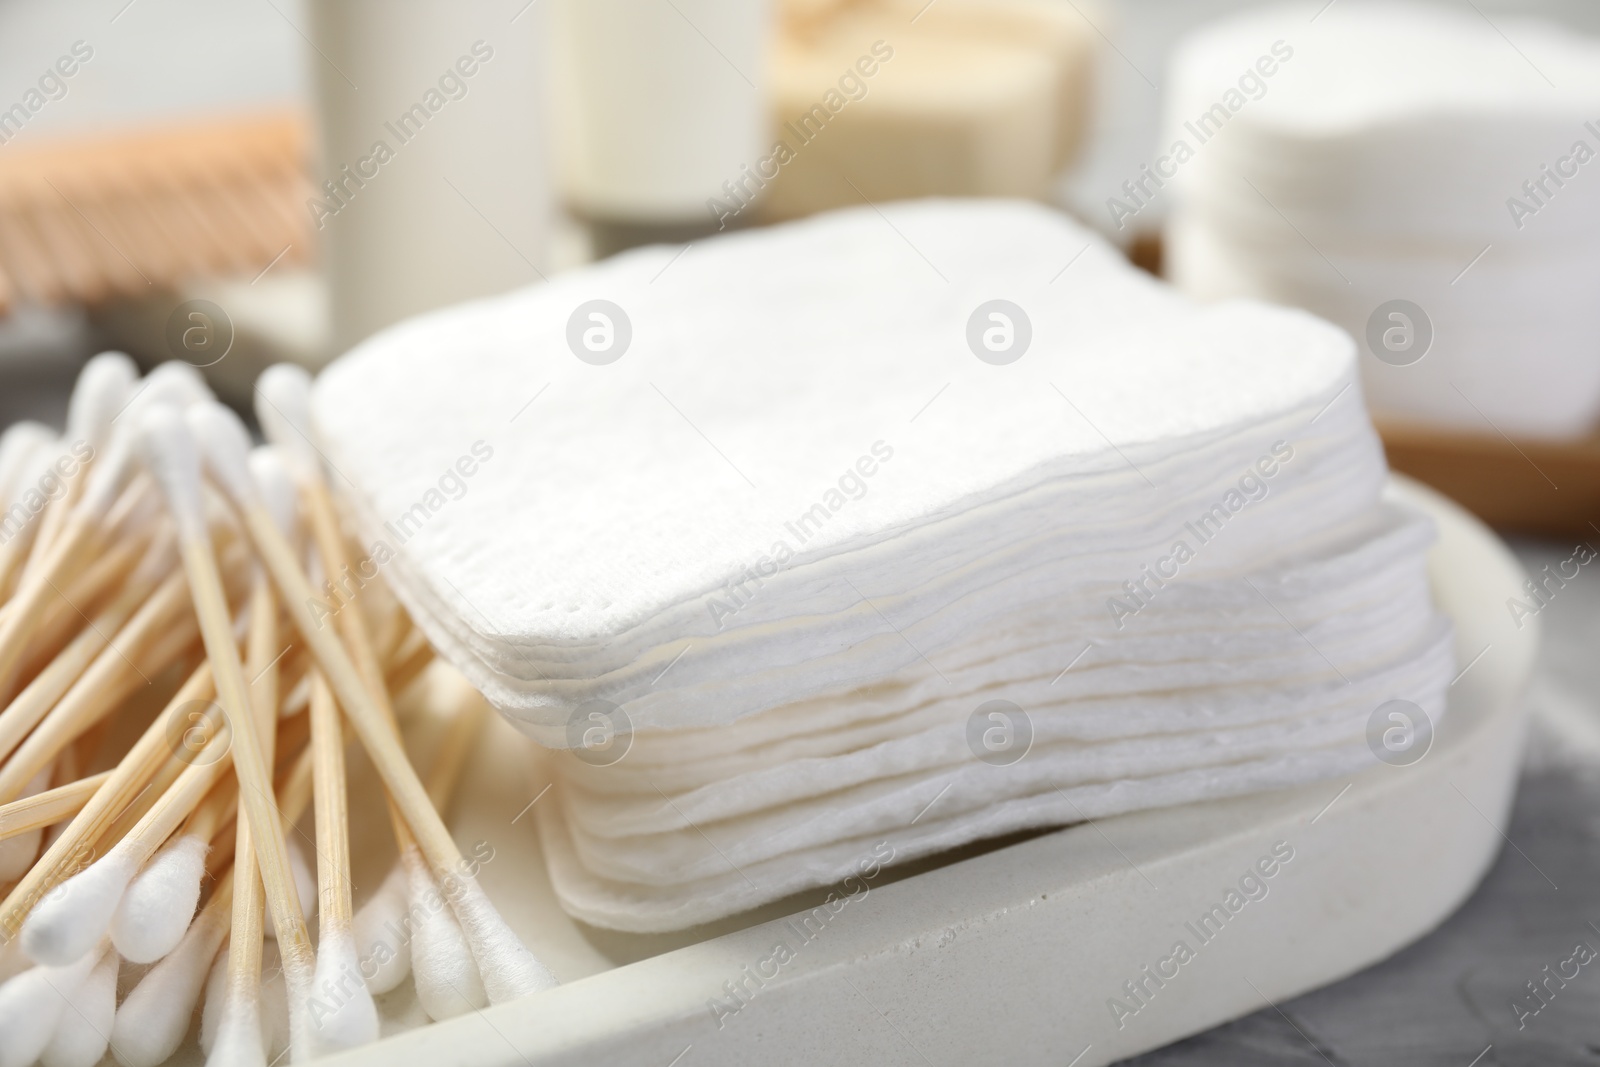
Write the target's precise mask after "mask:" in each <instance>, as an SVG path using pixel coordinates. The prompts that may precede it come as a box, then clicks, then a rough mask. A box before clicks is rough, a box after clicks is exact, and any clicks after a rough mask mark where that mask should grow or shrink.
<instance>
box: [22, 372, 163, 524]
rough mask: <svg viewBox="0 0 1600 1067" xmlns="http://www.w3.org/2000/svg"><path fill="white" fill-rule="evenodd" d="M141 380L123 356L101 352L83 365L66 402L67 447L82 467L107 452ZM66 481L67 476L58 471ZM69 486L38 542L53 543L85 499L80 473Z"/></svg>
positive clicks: (44, 521)
mask: <svg viewBox="0 0 1600 1067" xmlns="http://www.w3.org/2000/svg"><path fill="white" fill-rule="evenodd" d="M138 380H139V370H138V368H137V367H135V366H134V365H133V360H131V359H129V358H128V357H127V356H126V355H124V354H122V353H121V352H102V353H100V354H99V355H98V356H95V357H93V358H92V359H90V360H89V361H88V362H87V363H85V364H84V366H83V370H81V371H80V372H79V373H78V380H77V382H76V383H75V384H74V385H73V388H72V398H71V399H70V400H69V401H68V402H67V433H66V438H65V440H64V442H63V443H64V444H65V445H66V446H67V448H68V449H69V450H71V451H72V452H73V453H74V454H75V455H76V456H77V457H78V458H79V459H80V460H81V461H82V462H81V466H82V467H88V466H91V465H93V463H94V460H95V457H96V456H98V455H99V454H100V452H101V451H102V450H104V448H105V446H106V443H107V441H108V440H109V439H110V437H111V429H112V423H113V421H114V420H115V419H116V417H117V414H118V413H119V412H120V411H121V410H122V409H123V407H124V406H125V405H126V404H127V403H128V400H129V399H130V398H131V397H132V395H133V390H134V383H136V382H137V381H138ZM57 472H58V473H61V474H62V476H63V477H65V476H66V475H65V473H64V472H61V471H60V468H59V467H58V468H57ZM76 475H77V476H76V477H74V478H73V479H72V480H71V481H70V482H68V483H67V485H66V492H65V493H64V494H63V496H62V498H61V500H60V502H59V506H58V507H55V508H51V509H50V510H48V511H47V512H46V513H45V514H44V516H43V518H42V521H41V525H40V527H39V538H40V540H41V541H42V542H44V543H49V542H50V541H51V540H53V539H54V537H55V534H56V532H57V531H58V530H59V529H60V526H61V522H62V521H63V520H64V518H65V515H66V512H67V511H68V510H70V508H71V507H72V505H73V504H74V503H76V502H77V500H78V498H79V497H80V496H81V495H82V490H83V486H84V483H85V481H86V480H87V479H86V477H85V476H84V472H83V471H82V470H81V469H80V470H79V471H77V472H76Z"/></svg>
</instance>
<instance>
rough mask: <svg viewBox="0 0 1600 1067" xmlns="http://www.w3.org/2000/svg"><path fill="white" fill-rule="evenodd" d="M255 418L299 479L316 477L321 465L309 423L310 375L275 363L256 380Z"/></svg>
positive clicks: (302, 369)
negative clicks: (282, 452) (285, 456)
mask: <svg viewBox="0 0 1600 1067" xmlns="http://www.w3.org/2000/svg"><path fill="white" fill-rule="evenodd" d="M256 420H257V421H258V422H260V423H261V433H262V435H263V436H264V437H266V439H267V440H268V441H271V442H272V443H273V444H275V445H277V446H278V447H280V448H282V449H283V450H284V451H285V453H286V454H287V458H288V460H289V464H290V469H291V470H292V471H293V472H294V476H295V477H296V478H297V479H300V480H301V481H306V480H309V479H314V478H317V477H319V476H320V475H321V472H322V467H321V461H320V457H319V455H318V453H317V448H316V446H315V445H314V444H313V443H312V442H313V441H314V440H315V439H316V435H315V432H314V431H313V429H312V423H311V374H310V372H309V371H307V370H306V369H305V368H304V367H300V366H296V365H295V364H293V363H278V364H274V365H273V366H271V367H268V368H267V369H266V370H265V371H263V372H262V374H261V377H260V379H259V380H257V382H256Z"/></svg>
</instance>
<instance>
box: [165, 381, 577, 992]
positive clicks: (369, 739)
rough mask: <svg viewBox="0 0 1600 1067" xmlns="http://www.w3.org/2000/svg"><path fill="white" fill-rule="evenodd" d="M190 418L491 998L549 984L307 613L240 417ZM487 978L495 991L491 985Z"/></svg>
mask: <svg viewBox="0 0 1600 1067" xmlns="http://www.w3.org/2000/svg"><path fill="white" fill-rule="evenodd" d="M269 373H270V372H269ZM263 384H264V383H263ZM191 421H192V422H194V423H195V424H196V425H198V426H200V427H201V431H202V432H201V436H202V438H203V439H204V440H205V442H206V445H207V452H208V458H209V460H210V462H211V470H212V471H213V473H215V474H216V475H217V478H218V480H219V481H220V482H221V483H222V487H223V489H224V491H226V492H227V494H228V495H229V497H230V498H232V500H233V502H234V505H235V506H236V507H238V508H239V510H240V512H241V514H242V515H243V517H244V522H245V528H246V530H247V531H248V532H249V534H250V539H251V541H252V542H254V544H255V546H256V551H257V552H258V553H259V554H260V556H261V559H262V561H263V562H264V563H265V564H266V567H267V571H268V572H269V573H270V574H271V575H272V579H273V583H274V584H275V585H276V586H277V587H278V592H279V595H280V596H281V597H282V598H283V601H284V604H285V606H286V607H287V608H288V609H289V613H290V617H291V618H293V619H294V622H295V627H296V628H297V629H298V630H299V631H300V633H301V636H303V637H304V638H305V639H306V643H307V644H309V645H310V646H311V649H312V651H313V652H314V653H315V654H316V657H317V663H318V665H319V666H320V667H321V668H322V670H323V673H324V674H325V675H326V676H327V679H328V683H329V685H330V686H331V687H332V688H333V691H334V695H335V696H336V697H337V698H338V700H339V705H340V706H341V707H342V708H344V711H345V715H346V717H347V718H348V719H349V721H350V725H351V726H352V727H353V728H354V729H355V732H356V735H357V736H358V737H359V738H360V739H361V744H362V746H363V747H364V748H365V749H366V750H367V755H368V757H369V758H370V759H371V760H372V763H373V766H374V767H376V768H377V771H378V775H379V777H381V778H382V779H383V784H384V786H385V787H386V788H387V789H388V791H389V796H390V797H391V798H392V799H393V800H394V802H395V805H396V806H397V807H398V808H399V809H400V812H401V814H402V815H404V816H405V820H406V822H407V823H408V824H409V825H410V827H411V833H412V835H413V836H414V837H415V838H416V840H417V844H418V845H419V846H420V847H421V849H422V852H423V854H424V855H425V856H426V857H427V859H428V863H429V865H430V866H431V867H432V868H433V870H434V872H435V875H436V877H440V878H443V877H445V876H449V877H450V878H451V879H452V882H451V884H452V885H454V886H456V887H457V889H458V892H457V893H456V895H455V897H454V898H453V899H452V900H451V902H450V903H451V905H452V906H453V907H454V908H455V909H456V912H457V914H458V916H459V917H460V918H461V925H462V928H463V931H464V932H465V933H466V935H467V937H468V938H469V939H470V940H471V942H472V948H473V954H474V956H475V957H476V958H477V960H478V965H479V968H480V969H481V970H482V972H483V974H484V982H485V988H486V989H487V990H488V993H489V996H490V999H491V1000H493V1001H495V1002H496V1003H498V1002H500V1001H504V1000H511V999H514V998H516V997H519V996H522V995H523V994H525V993H531V992H535V991H537V990H541V989H548V988H551V987H553V986H555V985H556V984H557V983H556V980H555V976H554V975H552V974H551V973H550V971H549V970H548V969H547V968H546V967H545V966H544V964H542V963H540V962H539V961H538V960H537V959H536V958H535V957H534V955H533V953H531V952H529V951H528V950H527V948H526V947H525V946H524V945H523V944H522V942H521V941H519V940H518V939H517V936H516V935H515V934H514V933H512V931H511V928H510V927H508V926H506V924H505V920H503V919H501V918H500V915H499V913H498V912H496V911H495V910H494V906H493V905H492V904H491V903H490V902H489V899H488V897H486V896H485V895H484V893H483V890H482V888H480V887H479V886H478V884H477V881H476V879H474V878H472V877H470V876H468V875H467V874H466V866H465V862H464V860H463V859H462V856H461V852H460V850H459V849H458V848H457V847H456V843H455V840H454V839H453V838H452V837H451V836H450V831H449V829H448V828H447V827H446V826H445V824H444V820H443V819H441V818H440V817H439V813H438V812H437V811H435V810H434V809H433V805H432V803H430V802H429V800H428V793H427V790H426V789H424V788H423V786H422V782H421V780H420V779H419V778H418V777H417V772H416V770H415V769H414V768H413V767H412V766H411V763H410V761H409V760H407V758H406V754H405V749H404V748H403V747H402V746H401V744H400V738H399V736H398V735H397V734H396V732H395V730H394V729H393V727H392V726H391V724H390V723H389V722H388V721H387V719H386V718H385V717H384V714H383V711H382V709H380V708H379V707H378V706H377V704H375V703H374V702H373V700H372V698H371V696H370V694H369V693H368V692H367V689H366V685H365V684H364V683H363V681H362V679H361V673H360V671H359V670H357V669H356V666H355V664H354V663H352V662H351V661H350V657H349V655H348V654H347V653H346V652H345V649H344V646H343V645H342V644H340V643H339V640H338V638H337V637H335V636H334V634H333V632H332V631H331V630H329V629H327V628H325V627H323V626H322V625H320V624H319V622H318V620H317V618H316V616H315V615H314V614H313V613H312V610H311V607H310V605H311V604H312V603H314V602H315V600H316V593H315V591H314V590H313V589H312V587H311V583H310V582H308V581H307V580H306V576H305V573H304V572H303V571H302V570H301V568H300V563H299V560H298V559H297V558H296V557H295V554H294V550H293V549H292V548H291V547H290V546H289V544H288V543H287V542H286V541H285V540H284V539H283V536H282V534H281V533H279V531H278V530H277V528H276V527H275V526H273V524H272V520H271V518H270V517H269V516H268V515H267V513H266V511H265V509H264V508H263V507H262V504H261V501H260V498H259V495H258V493H257V491H256V489H255V487H254V485H253V484H252V482H251V480H250V477H249V471H248V470H247V469H246V467H245V462H244V459H243V457H244V455H245V453H246V452H247V450H248V446H249V438H248V436H246V435H245V432H244V427H243V425H241V424H240V423H239V421H238V417H237V416H235V415H234V414H233V413H232V412H230V411H228V410H227V409H226V408H222V407H220V406H218V405H204V406H202V407H198V408H196V409H194V411H193V413H192V420H191ZM491 975H493V976H494V977H492V978H491ZM491 982H493V988H489V984H490V983H491Z"/></svg>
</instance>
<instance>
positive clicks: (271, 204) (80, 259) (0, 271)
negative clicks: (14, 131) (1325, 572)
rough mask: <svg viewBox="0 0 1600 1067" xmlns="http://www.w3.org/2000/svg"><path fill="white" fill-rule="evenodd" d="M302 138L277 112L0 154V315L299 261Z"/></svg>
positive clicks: (290, 116) (290, 119) (302, 126)
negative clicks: (21, 307) (14, 308)
mask: <svg viewBox="0 0 1600 1067" xmlns="http://www.w3.org/2000/svg"><path fill="white" fill-rule="evenodd" d="M307 146H308V131H307V123H306V122H305V120H304V119H303V117H302V116H300V115H299V114H298V113H295V112H286V111H276V112H268V113H260V114H256V115H251V116H245V117H235V118H229V119H227V120H225V121H218V120H211V121H207V122H193V123H185V124H183V125H174V126H166V127H161V128H155V129H145V130H140V131H138V132H133V133H117V134H111V135H97V136H93V137H84V136H80V137H73V138H70V139H68V138H60V139H53V140H50V141H48V142H43V141H42V142H40V143H39V144H38V145H22V146H11V147H8V148H7V149H6V150H5V151H4V152H3V153H0V314H4V313H5V312H6V311H7V310H9V308H10V306H11V305H12V304H13V303H15V302H17V301H19V300H21V301H27V302H31V303H37V304H61V303H69V302H70V303H81V304H91V305H92V304H96V303H100V302H102V301H104V300H106V299H108V298H112V297H118V296H137V295H144V294H146V293H152V292H155V291H157V290H158V289H160V288H161V287H171V286H173V285H175V284H176V283H178V282H180V281H183V280H186V279H191V278H195V277H201V276H206V275H214V274H222V273H233V274H246V275H257V274H258V273H264V272H265V270H266V269H267V268H268V267H270V266H273V265H276V264H277V263H279V262H280V261H281V262H305V261H306V260H308V259H309V258H310V255H311V249H312V235H311V227H310V216H309V215H307V214H306V211H305V208H304V206H303V205H304V204H305V201H306V199H307V197H308V196H309V195H310V191H311V190H310V183H309V181H308V180H307V178H306V173H305V165H306V158H307Z"/></svg>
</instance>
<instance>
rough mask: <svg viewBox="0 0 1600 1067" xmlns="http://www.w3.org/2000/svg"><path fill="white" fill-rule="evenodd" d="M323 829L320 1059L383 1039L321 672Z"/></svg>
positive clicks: (333, 713) (315, 1005)
mask: <svg viewBox="0 0 1600 1067" xmlns="http://www.w3.org/2000/svg"><path fill="white" fill-rule="evenodd" d="M310 715H311V747H312V751H313V753H314V757H313V770H314V776H315V787H314V792H315V797H316V802H315V810H316V824H317V886H318V898H317V905H318V918H317V973H316V981H315V989H316V992H315V995H314V996H313V997H312V999H311V1003H310V1007H309V1014H310V1019H311V1023H312V1026H313V1028H314V1031H315V1039H314V1047H315V1048H316V1049H317V1050H318V1051H319V1052H320V1053H329V1052H335V1051H338V1050H341V1049H347V1048H355V1047H356V1046H358V1045H364V1044H367V1043H368V1042H371V1041H376V1040H377V1039H378V1009H377V1007H376V1006H375V1005H374V1004H373V1003H372V994H371V992H369V991H368V989H367V986H366V982H365V981H363V979H362V978H361V960H360V957H359V956H358V955H357V954H356V943H355V938H354V937H353V936H352V935H351V931H350V920H351V917H352V911H353V908H352V905H351V899H350V811H349V799H348V794H347V793H346V787H345V766H344V731H343V728H342V727H341V726H340V723H339V707H338V705H337V704H336V703H335V702H334V699H333V692H332V691H331V690H330V689H329V688H328V685H327V682H326V680H325V679H324V678H323V677H322V674H321V673H320V672H314V673H313V675H312V683H311V710H310Z"/></svg>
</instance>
